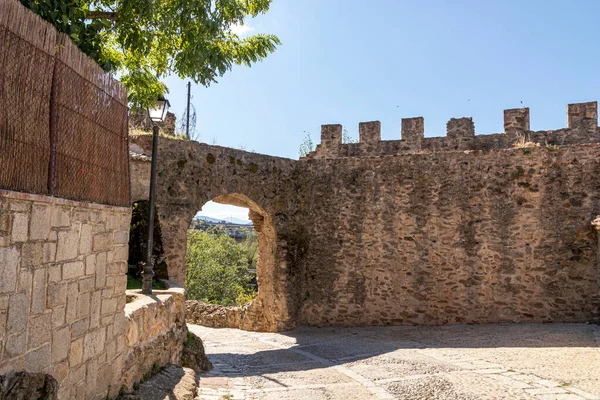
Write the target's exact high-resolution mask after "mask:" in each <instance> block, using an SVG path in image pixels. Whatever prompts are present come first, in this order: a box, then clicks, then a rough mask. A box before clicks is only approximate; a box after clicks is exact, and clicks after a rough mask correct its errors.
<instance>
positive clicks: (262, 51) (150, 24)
mask: <svg viewBox="0 0 600 400" xmlns="http://www.w3.org/2000/svg"><path fill="white" fill-rule="evenodd" d="M271 1H272V0H160V1H159V0H99V1H94V2H89V1H84V0H66V1H62V0H61V1H58V0H21V2H22V3H23V4H24V5H25V6H26V7H28V8H30V9H31V10H32V11H33V12H35V13H37V14H38V15H40V16H41V17H42V18H44V19H45V20H47V21H49V22H50V23H52V24H53V25H54V26H55V27H56V28H57V29H58V30H59V31H60V32H64V33H66V34H67V35H69V36H70V37H71V39H72V40H73V41H74V42H75V43H76V44H77V45H78V46H79V48H80V49H81V50H82V51H83V52H84V53H86V54H87V55H89V56H90V57H92V58H93V59H94V60H96V61H97V62H98V63H99V64H100V66H101V67H102V68H104V70H106V71H107V72H112V73H114V74H117V75H118V76H119V78H120V80H121V81H122V82H123V83H124V84H125V86H126V87H127V88H128V90H129V96H130V101H131V103H132V104H133V105H134V106H145V105H148V104H150V103H151V102H152V101H154V100H155V99H156V98H157V97H158V96H159V95H163V94H164V93H165V92H167V88H166V86H165V84H164V83H162V82H161V81H160V79H161V78H163V77H165V76H167V75H169V74H175V75H178V76H179V77H181V78H185V77H189V78H191V79H192V80H193V81H194V82H195V83H199V84H202V85H205V86H208V85H210V84H211V83H213V82H216V81H217V78H219V77H221V76H223V74H224V73H225V72H227V71H228V70H230V69H231V68H232V67H233V65H236V64H237V65H245V66H250V65H252V64H253V63H256V62H258V61H260V60H262V59H263V58H265V57H266V56H267V55H269V54H270V53H272V52H273V51H275V49H276V47H277V45H279V44H280V41H279V39H278V38H277V36H275V35H270V34H257V35H253V36H249V37H245V38H241V37H239V36H238V35H236V34H235V33H233V32H232V31H231V27H233V26H236V25H243V24H244V19H246V18H248V17H256V16H257V15H259V14H263V13H266V12H267V11H268V9H269V6H270V4H271Z"/></svg>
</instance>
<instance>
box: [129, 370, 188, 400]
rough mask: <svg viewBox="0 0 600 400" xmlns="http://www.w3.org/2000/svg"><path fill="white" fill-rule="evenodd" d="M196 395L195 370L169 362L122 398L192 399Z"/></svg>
mask: <svg viewBox="0 0 600 400" xmlns="http://www.w3.org/2000/svg"><path fill="white" fill-rule="evenodd" d="M195 396H196V372H195V371H194V370H193V369H191V368H185V367H180V366H178V365H173V364H169V365H167V366H166V367H165V368H163V369H162V370H161V371H160V372H158V373H157V374H155V375H153V376H152V377H151V378H150V379H148V380H147V381H145V382H143V383H141V384H140V386H139V388H138V390H137V391H136V392H135V393H134V394H130V395H126V396H123V397H122V399H123V400H138V399H139V400H193V399H194V397H195Z"/></svg>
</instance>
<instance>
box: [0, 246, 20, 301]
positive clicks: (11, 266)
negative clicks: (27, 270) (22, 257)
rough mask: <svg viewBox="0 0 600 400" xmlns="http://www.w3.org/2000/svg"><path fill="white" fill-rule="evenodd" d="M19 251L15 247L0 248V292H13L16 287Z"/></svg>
mask: <svg viewBox="0 0 600 400" xmlns="http://www.w3.org/2000/svg"><path fill="white" fill-rule="evenodd" d="M18 270H19V251H18V250H17V249H16V247H3V248H0V293H14V292H15V290H16V289H17V277H18V274H17V273H18Z"/></svg>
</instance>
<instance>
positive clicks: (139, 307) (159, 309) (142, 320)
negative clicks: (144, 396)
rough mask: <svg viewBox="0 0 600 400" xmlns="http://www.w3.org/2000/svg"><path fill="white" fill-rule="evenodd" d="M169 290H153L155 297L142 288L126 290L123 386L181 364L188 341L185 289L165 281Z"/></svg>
mask: <svg viewBox="0 0 600 400" xmlns="http://www.w3.org/2000/svg"><path fill="white" fill-rule="evenodd" d="M166 283H167V285H168V286H169V289H168V290H153V294H152V296H147V295H143V294H141V292H140V291H139V290H137V291H133V290H128V291H127V297H128V298H129V300H130V302H128V303H127V305H126V306H125V316H126V319H127V327H126V330H125V349H124V368H123V385H125V387H126V388H127V389H132V388H133V385H134V384H135V383H137V382H139V381H141V380H142V379H143V378H145V377H147V376H148V375H150V374H151V373H153V372H155V371H156V370H157V369H158V368H162V367H164V366H165V365H167V364H179V361H180V359H181V352H182V350H183V343H184V342H185V340H186V333H187V327H186V325H185V306H184V290H183V288H182V287H180V286H178V285H177V284H175V283H174V282H166Z"/></svg>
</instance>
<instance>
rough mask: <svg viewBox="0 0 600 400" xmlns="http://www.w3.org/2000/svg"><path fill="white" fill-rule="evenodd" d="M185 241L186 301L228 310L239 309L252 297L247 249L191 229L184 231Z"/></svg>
mask: <svg viewBox="0 0 600 400" xmlns="http://www.w3.org/2000/svg"><path fill="white" fill-rule="evenodd" d="M187 240H188V242H187V247H188V250H187V255H186V265H187V273H186V283H185V286H186V296H187V298H188V299H190V300H201V301H205V302H207V303H213V304H221V305H224V306H232V305H243V304H245V303H247V302H249V301H250V300H252V299H253V298H254V297H255V295H256V286H255V284H253V280H254V279H255V275H254V274H253V273H252V272H251V270H250V267H251V263H250V262H249V259H250V261H251V257H249V255H248V252H249V247H248V246H246V245H245V244H244V243H242V244H238V243H236V241H235V240H233V239H232V238H230V237H229V236H227V235H226V234H214V233H213V234H211V233H209V232H204V231H200V230H195V229H190V230H189V231H188V239H187ZM251 246H252V245H250V247H251ZM254 253H256V250H255V251H254Z"/></svg>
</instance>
